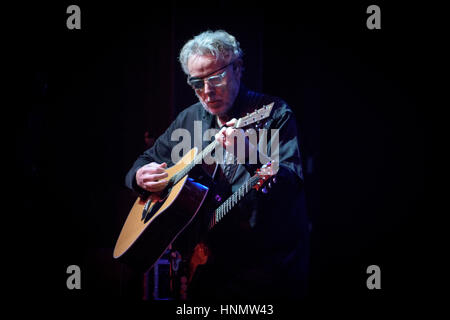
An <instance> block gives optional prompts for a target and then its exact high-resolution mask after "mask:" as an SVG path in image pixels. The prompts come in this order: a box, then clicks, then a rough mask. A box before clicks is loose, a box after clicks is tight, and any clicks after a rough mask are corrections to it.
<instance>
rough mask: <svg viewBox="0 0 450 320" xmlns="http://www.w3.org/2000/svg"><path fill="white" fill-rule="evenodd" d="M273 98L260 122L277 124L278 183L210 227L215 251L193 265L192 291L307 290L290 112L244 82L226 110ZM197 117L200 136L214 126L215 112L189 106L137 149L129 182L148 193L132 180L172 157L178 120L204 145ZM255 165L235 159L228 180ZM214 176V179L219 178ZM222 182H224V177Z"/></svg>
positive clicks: (241, 295) (239, 294)
mask: <svg viewBox="0 0 450 320" xmlns="http://www.w3.org/2000/svg"><path fill="white" fill-rule="evenodd" d="M271 102H275V104H274V107H273V110H272V113H271V117H270V119H269V120H268V121H267V123H266V126H265V128H266V129H278V131H277V132H278V134H279V137H278V140H279V155H278V158H279V163H280V166H279V170H278V172H277V175H276V183H275V184H273V187H272V188H271V189H270V190H269V192H268V193H267V194H264V193H262V192H256V191H255V190H253V191H252V192H251V193H250V194H249V195H248V196H247V197H246V198H245V199H244V201H242V203H240V204H239V206H238V207H237V208H235V209H233V212H230V213H229V214H228V215H227V217H226V219H224V220H223V223H222V222H221V223H219V224H218V225H217V226H216V227H215V228H214V229H213V230H212V231H211V232H210V233H209V234H208V236H207V243H208V245H209V246H210V248H211V251H212V252H213V253H214V254H213V258H212V259H210V260H209V261H208V264H207V265H206V266H204V267H202V268H201V269H202V270H198V274H197V275H196V277H195V282H194V283H193V284H192V288H193V289H192V291H193V292H194V293H193V296H194V297H198V298H205V299H208V300H219V299H226V298H230V299H233V298H237V299H245V300H258V299H266V298H273V299H278V298H279V299H281V298H291V299H293V298H298V297H301V296H303V295H304V293H305V288H306V275H307V266H308V246H309V243H308V242H309V241H308V239H309V236H308V221H307V215H306V209H305V202H304V191H303V173H302V165H301V158H300V148H299V138H298V132H297V125H296V120H295V117H294V114H293V112H292V110H291V109H290V108H289V106H288V105H287V104H286V103H285V102H284V101H283V100H281V99H279V98H276V97H271V96H268V95H264V94H260V93H256V92H252V91H249V90H248V89H246V88H245V87H244V86H241V88H240V91H239V94H238V96H237V98H236V100H235V103H234V105H233V107H232V109H231V110H232V114H230V116H231V117H235V118H240V117H242V116H244V115H245V114H246V113H251V112H253V111H254V110H255V109H259V108H261V107H262V106H263V105H267V104H269V103H271ZM195 121H201V124H202V136H203V133H204V132H205V131H206V130H207V129H210V128H216V126H217V125H216V121H215V117H214V116H212V115H211V114H209V113H208V112H206V111H205V110H204V108H203V107H202V105H201V104H200V103H196V104H194V105H192V106H190V107H188V108H186V109H185V110H183V111H182V112H181V113H180V114H179V115H178V116H177V118H176V119H175V121H173V123H172V124H171V125H170V126H169V128H168V129H167V130H166V131H165V132H164V134H162V135H161V136H160V137H159V138H158V139H157V140H156V142H155V144H154V145H153V147H151V148H150V149H148V150H146V151H145V152H144V153H143V154H142V155H141V156H139V157H138V159H137V160H136V161H135V163H134V164H133V166H132V168H131V169H130V171H129V172H128V174H127V176H126V185H127V186H128V187H129V188H131V189H133V190H135V191H136V192H138V193H140V194H145V191H143V190H142V189H141V188H140V187H139V186H137V184H136V179H135V175H136V171H137V170H138V169H139V168H140V167H142V166H143V165H145V164H148V163H150V162H152V161H154V162H157V163H162V162H166V163H167V164H168V166H171V165H173V162H172V161H171V152H172V148H173V147H174V146H175V145H177V144H178V143H179V141H172V140H171V135H172V132H173V131H174V130H175V129H177V128H184V129H187V130H188V131H189V132H190V133H191V138H192V140H191V146H197V147H198V146H199V145H200V144H202V148H203V147H206V146H207V145H208V144H209V143H210V141H194V122H195ZM198 124H199V123H198ZM269 132H270V130H269ZM268 145H269V150H265V151H266V152H267V153H268V155H271V153H270V152H271V150H270V140H269V142H268ZM256 167H257V166H255V165H253V166H251V165H239V166H238V168H237V170H236V173H235V175H234V178H233V179H232V180H231V183H230V184H229V187H230V189H231V190H230V192H231V191H232V192H234V191H236V190H237V189H238V188H239V187H240V186H241V185H242V184H243V183H244V182H245V181H246V180H247V179H248V178H250V177H251V175H253V174H254V172H253V171H254V169H255V168H256ZM218 177H219V175H218V176H217V178H216V179H219V180H220V178H218ZM194 178H195V177H194ZM220 183H221V184H223V183H224V181H223V179H222V181H220ZM225 184H227V182H226V183H225ZM189 230H191V231H190V232H196V231H193V230H195V229H193V228H192V229H187V231H185V232H189Z"/></svg>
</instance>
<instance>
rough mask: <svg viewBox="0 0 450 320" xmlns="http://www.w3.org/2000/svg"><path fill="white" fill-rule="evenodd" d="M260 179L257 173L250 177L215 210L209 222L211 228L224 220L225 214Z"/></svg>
mask: <svg viewBox="0 0 450 320" xmlns="http://www.w3.org/2000/svg"><path fill="white" fill-rule="evenodd" d="M258 180H260V177H259V176H258V175H257V174H255V175H254V176H252V177H251V178H250V179H248V180H247V181H246V182H245V183H244V184H243V185H242V186H240V187H239V189H238V190H237V191H236V192H235V193H233V194H232V195H231V196H230V197H229V198H228V199H227V200H225V201H224V202H223V203H222V204H221V205H220V207H218V208H217V209H216V210H215V211H214V215H213V216H212V217H211V220H210V222H209V226H208V228H209V229H212V228H213V227H214V226H215V225H216V224H217V223H218V222H219V221H220V220H222V219H223V218H224V217H225V215H226V214H227V213H228V212H230V211H231V209H233V208H234V206H235V205H236V204H237V203H238V202H239V201H241V199H242V198H244V196H245V195H246V194H247V193H249V191H250V190H252V188H253V186H254V185H255V184H256V183H257V182H258Z"/></svg>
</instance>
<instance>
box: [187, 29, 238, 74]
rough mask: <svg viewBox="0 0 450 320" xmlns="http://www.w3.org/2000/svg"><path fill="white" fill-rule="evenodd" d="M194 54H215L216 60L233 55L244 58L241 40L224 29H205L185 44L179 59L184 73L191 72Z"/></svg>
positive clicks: (233, 56)
mask: <svg viewBox="0 0 450 320" xmlns="http://www.w3.org/2000/svg"><path fill="white" fill-rule="evenodd" d="M193 55H213V56H214V57H216V61H218V60H220V59H225V58H227V57H229V56H230V55H231V58H232V59H237V58H242V55H243V52H242V50H241V48H240V47H239V42H238V41H237V40H236V38H235V37H233V36H232V35H231V34H229V33H228V32H226V31H224V30H217V31H211V30H208V31H205V32H202V33H200V34H199V35H197V36H195V37H194V38H192V39H191V40H189V41H188V42H186V44H185V45H184V46H183V48H182V49H181V51H180V57H179V61H180V63H181V67H182V68H183V71H184V73H186V74H189V70H188V68H187V64H188V60H189V58H190V57H191V56H193Z"/></svg>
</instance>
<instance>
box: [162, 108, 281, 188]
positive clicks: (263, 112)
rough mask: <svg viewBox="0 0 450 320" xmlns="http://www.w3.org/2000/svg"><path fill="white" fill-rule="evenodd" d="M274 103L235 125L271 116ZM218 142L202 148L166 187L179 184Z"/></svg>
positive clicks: (240, 125) (238, 126)
mask: <svg viewBox="0 0 450 320" xmlns="http://www.w3.org/2000/svg"><path fill="white" fill-rule="evenodd" d="M273 105H274V103H273V102H272V103H270V104H268V105H266V106H263V107H262V108H261V109H258V110H256V111H255V112H253V113H251V114H249V115H247V116H245V117H242V118H240V119H238V120H237V121H236V123H235V124H234V126H233V127H234V128H245V127H247V126H249V125H251V124H253V123H255V122H258V121H261V120H263V119H266V118H267V117H269V115H270V113H271V111H272V108H273ZM218 144H219V142H217V140H214V141H213V142H211V143H210V144H209V145H208V146H207V147H206V148H205V149H203V150H202V152H200V153H199V154H198V155H197V156H195V157H194V159H193V160H192V161H191V163H189V164H188V165H187V166H186V167H184V168H183V169H182V170H180V171H179V172H178V173H177V174H175V175H173V176H172V178H171V179H170V180H169V183H168V185H167V187H166V188H170V187H171V186H173V185H175V184H177V183H178V182H179V181H180V180H181V179H183V178H184V177H185V176H186V175H187V174H188V173H189V172H190V171H191V170H192V168H194V167H195V166H196V165H197V164H199V163H201V162H202V160H203V159H204V158H205V157H206V156H207V155H208V154H209V153H210V152H212V151H213V150H214V149H215V148H216V147H217V146H218Z"/></svg>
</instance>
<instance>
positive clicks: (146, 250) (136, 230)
mask: <svg viewBox="0 0 450 320" xmlns="http://www.w3.org/2000/svg"><path fill="white" fill-rule="evenodd" d="M196 153H197V148H193V149H191V150H190V151H189V152H188V153H187V154H186V155H185V156H184V157H183V158H181V159H180V161H178V162H177V163H176V164H175V165H174V166H172V167H170V168H168V169H166V172H167V173H168V175H169V176H168V179H170V178H171V177H172V176H174V175H175V174H176V173H177V172H179V171H181V170H183V168H185V167H186V166H187V165H189V163H190V162H191V161H192V160H193V159H194V157H195V155H196ZM207 193H208V188H207V187H205V186H203V185H201V184H200V183H197V182H195V181H193V180H192V179H190V178H189V177H188V176H187V175H186V176H185V177H184V178H182V179H181V180H180V181H178V182H177V183H176V184H174V185H173V186H172V188H171V189H170V191H169V192H168V194H167V196H166V197H165V198H164V199H162V200H160V199H159V198H157V197H155V196H150V197H149V198H147V199H142V198H141V197H139V198H138V199H137V200H136V202H135V203H134V205H133V207H132V208H131V211H130V213H129V214H128V217H127V220H126V221H125V224H124V226H123V228H122V231H121V232H120V235H119V238H118V240H117V243H116V246H115V248H114V253H113V256H114V258H116V259H120V260H122V261H124V262H126V263H129V264H131V265H132V266H134V267H136V268H138V269H140V270H142V271H146V270H148V269H149V268H151V267H152V266H153V265H154V263H155V262H156V261H157V260H158V259H159V258H160V257H161V256H162V254H163V253H164V252H165V251H166V249H167V248H168V246H169V245H170V244H171V243H172V242H173V241H174V240H175V239H176V238H177V237H178V235H179V234H180V233H181V232H182V231H183V230H184V229H185V228H186V227H187V226H188V225H189V223H190V222H191V221H192V220H193V219H194V217H195V216H196V214H197V212H198V210H199V209H200V207H201V205H202V203H203V201H204V200H205V197H206V195H207ZM149 201H150V202H149ZM146 206H147V208H148V210H147V211H148V212H150V214H148V215H147V216H146V217H144V216H143V211H144V209H145V208H146Z"/></svg>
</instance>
